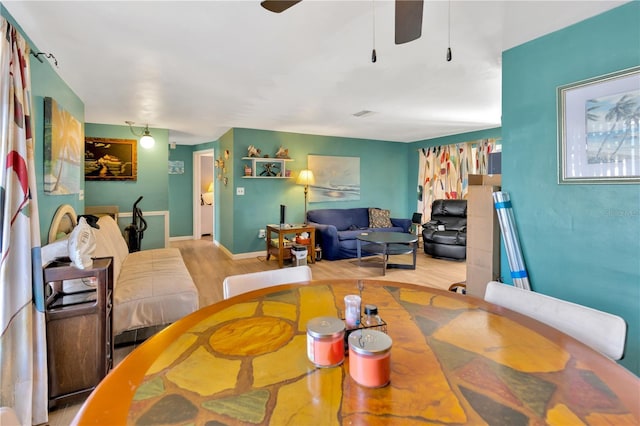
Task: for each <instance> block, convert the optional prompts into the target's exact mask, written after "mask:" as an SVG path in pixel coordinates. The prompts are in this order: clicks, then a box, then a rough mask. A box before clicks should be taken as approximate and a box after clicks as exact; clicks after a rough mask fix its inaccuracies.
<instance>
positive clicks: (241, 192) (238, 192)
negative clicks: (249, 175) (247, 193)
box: [236, 186, 244, 195]
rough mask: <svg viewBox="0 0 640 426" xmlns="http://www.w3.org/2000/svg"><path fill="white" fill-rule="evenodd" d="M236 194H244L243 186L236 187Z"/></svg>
mask: <svg viewBox="0 0 640 426" xmlns="http://www.w3.org/2000/svg"><path fill="white" fill-rule="evenodd" d="M236 195H244V187H242V186H239V187H237V188H236Z"/></svg>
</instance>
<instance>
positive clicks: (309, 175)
mask: <svg viewBox="0 0 640 426" xmlns="http://www.w3.org/2000/svg"><path fill="white" fill-rule="evenodd" d="M296 183H297V184H298V185H304V223H305V224H306V223H307V196H308V194H309V185H313V184H314V183H316V180H315V178H314V177H313V172H312V171H311V170H307V169H305V170H300V174H299V175H298V180H297V181H296Z"/></svg>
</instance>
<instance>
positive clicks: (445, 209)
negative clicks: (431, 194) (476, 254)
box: [422, 200, 467, 260]
mask: <svg viewBox="0 0 640 426" xmlns="http://www.w3.org/2000/svg"><path fill="white" fill-rule="evenodd" d="M422 240H423V242H424V252H425V253H426V254H429V255H431V256H433V257H437V258H444V259H455V260H464V259H466V258H467V200H435V201H434V202H433V204H432V205H431V220H430V221H429V222H427V223H425V224H423V225H422Z"/></svg>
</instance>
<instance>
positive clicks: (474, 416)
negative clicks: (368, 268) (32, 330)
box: [74, 280, 640, 426]
mask: <svg viewBox="0 0 640 426" xmlns="http://www.w3.org/2000/svg"><path fill="white" fill-rule="evenodd" d="M347 294H358V289H357V280H338V281H337V280H331V281H313V282H310V283H306V284H301V285H285V286H278V287H272V288H269V289H264V290H259V291H255V292H251V293H247V294H243V295H240V296H237V297H234V298H231V299H229V300H225V301H223V302H220V303H216V304H213V305H210V306H207V307H205V308H202V309H200V310H199V311H197V312H195V313H194V314H192V315H190V316H188V317H185V318H183V319H182V320H180V321H178V322H176V323H174V324H173V325H171V326H169V327H167V328H166V329H165V330H163V331H161V332H160V333H158V334H157V335H155V336H154V337H152V338H150V339H149V340H147V341H146V342H145V343H143V344H142V345H141V346H139V347H138V348H136V349H135V350H134V351H132V352H131V354H129V356H128V357H127V358H125V359H124V360H123V361H122V362H121V363H120V364H119V365H118V366H117V367H115V368H114V369H113V370H112V372H111V373H110V374H109V375H108V376H107V377H106V378H105V379H104V380H103V381H102V382H101V383H100V385H99V386H98V387H97V388H96V389H95V391H94V392H93V393H92V394H91V396H90V397H89V398H88V399H87V401H86V402H85V404H84V405H83V406H82V408H81V409H80V411H79V412H78V414H77V416H76V418H75V419H74V423H75V424H100V425H105V424H109V425H110V424H114V425H115V424H117V425H121V424H130V425H156V424H171V425H211V426H212V425H230V424H244V425H339V424H361V425H383V424H384V425H389V424H401V425H418V424H421V425H424V424H430V425H433V424H438V425H459V424H472V425H477V424H489V425H508V426H514V425H543V424H548V425H582V424H608V425H638V424H639V423H640V414H639V412H640V408H639V399H638V392H639V389H640V379H638V377H636V376H635V375H633V374H632V373H630V372H629V371H628V370H626V369H624V368H623V367H621V366H620V365H618V364H616V363H615V362H614V361H611V360H609V359H608V358H606V357H604V356H603V355H600V354H599V353H597V352H595V351H594V350H592V349H590V348H589V347H587V346H585V345H583V344H581V343H580V342H578V341H576V340H574V339H573V338H571V337H569V336H567V335H565V334H562V333H560V332H559V331H557V330H555V329H552V328H550V327H547V326H545V325H543V324H541V323H539V322H537V321H534V320H532V319H529V318H527V317H524V316H522V315H519V314H516V313H514V312H511V311H508V310H506V309H503V308H500V307H497V306H494V305H491V304H488V303H485V302H484V301H482V300H479V299H475V298H473V297H471V296H465V295H461V294H457V293H453V292H448V291H442V290H436V289H433V288H429V287H422V286H416V285H411V284H404V283H398V282H390V281H376V280H364V290H363V291H362V299H363V303H367V304H375V305H377V306H378V309H379V313H380V315H381V317H382V318H383V319H384V321H385V322H386V323H387V333H388V335H389V336H390V337H391V338H392V339H393V346H392V349H391V382H390V384H389V385H387V386H385V387H382V388H366V387H363V386H360V385H358V384H357V383H355V382H354V381H353V380H352V379H351V377H350V376H349V372H348V368H349V365H348V364H349V363H348V360H347V361H345V362H344V364H342V365H340V366H338V367H333V368H317V367H315V366H314V365H313V364H311V362H309V360H308V358H307V352H306V323H307V321H308V320H309V319H311V318H314V317H318V316H340V315H341V312H342V310H343V309H344V302H343V300H344V296H345V295H347Z"/></svg>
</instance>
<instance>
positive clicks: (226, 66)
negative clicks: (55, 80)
mask: <svg viewBox="0 0 640 426" xmlns="http://www.w3.org/2000/svg"><path fill="white" fill-rule="evenodd" d="M2 3H3V4H4V6H5V7H6V9H7V10H8V11H9V13H11V14H12V15H13V17H14V18H15V19H16V21H17V22H18V23H19V24H20V25H21V26H22V28H23V29H24V30H25V32H26V33H27V35H28V36H29V37H30V38H31V40H32V41H33V43H35V45H36V47H37V49H39V50H40V51H43V52H50V53H53V54H54V55H55V57H56V58H57V60H58V68H57V72H58V73H59V75H60V76H61V77H62V79H63V80H64V81H65V82H66V83H67V84H68V85H69V86H70V87H71V88H72V90H74V91H75V92H76V94H77V95H78V96H79V97H80V98H81V99H82V101H83V102H84V104H85V121H87V122H90V123H103V124H116V125H124V121H125V120H132V121H135V122H136V123H138V124H144V123H149V125H150V127H152V128H154V127H156V128H163V129H169V140H170V142H176V143H178V144H186V145H192V144H197V143H202V142H209V141H213V140H216V139H217V138H218V137H220V136H221V135H222V134H224V133H225V132H226V131H227V130H228V129H229V128H232V127H244V128H255V129H267V130H277V131H285V132H296V133H307V134H319V135H330V136H343V137H352V138H366V139H379V140H388V141H398V142H413V141H417V140H422V139H429V138H433V137H438V136H444V135H450V134H456V133H462V132H467V131H472V130H480V129H486V128H492V127H497V126H500V116H501V96H502V94H501V52H502V51H503V50H506V49H509V48H511V47H514V46H517V45H519V44H522V43H524V42H526V41H529V40H531V39H533V38H536V37H539V36H541V35H543V34H546V33H549V32H552V31H555V30H557V29H560V28H563V27H565V26H567V25H570V24H573V23H575V22H578V21H581V20H583V19H586V18H588V17H591V16H593V15H596V14H599V13H601V12H603V11H605V10H608V9H611V8H614V7H616V6H618V5H620V4H622V3H626V1H613V0H608V1H515V0H511V1H481V0H477V1H458V0H453V1H452V2H451V47H452V50H453V61H451V62H447V61H446V60H445V56H446V49H447V46H448V41H447V37H448V35H447V27H448V25H447V22H448V20H447V13H448V6H449V3H448V2H447V1H432V0H425V6H424V17H423V30H422V37H421V38H420V39H418V40H416V41H414V42H411V43H407V44H404V45H395V44H394V36H393V30H394V2H393V1H390V0H376V1H375V3H373V2H372V1H371V0H359V1H358V0H353V1H348V0H342V1H327V0H324V1H322V0H304V1H303V2H301V3H299V4H297V5H296V6H294V7H292V8H291V9H289V10H287V11H285V12H284V13H282V14H274V13H271V12H268V11H267V10H265V9H263V8H262V7H261V6H260V4H259V1H258V0H254V1H238V0H236V1H104V2H98V1H66V2H63V1H3V2H2ZM372 6H373V7H372ZM372 10H375V46H376V51H377V57H378V61H377V62H376V63H372V62H371V49H372V45H373V38H374V37H373V35H374V31H373V19H372V17H373V13H372ZM361 110H370V111H373V112H374V113H373V114H370V115H368V116H364V117H361V118H357V117H354V116H353V115H352V114H354V113H356V112H358V111H361Z"/></svg>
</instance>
